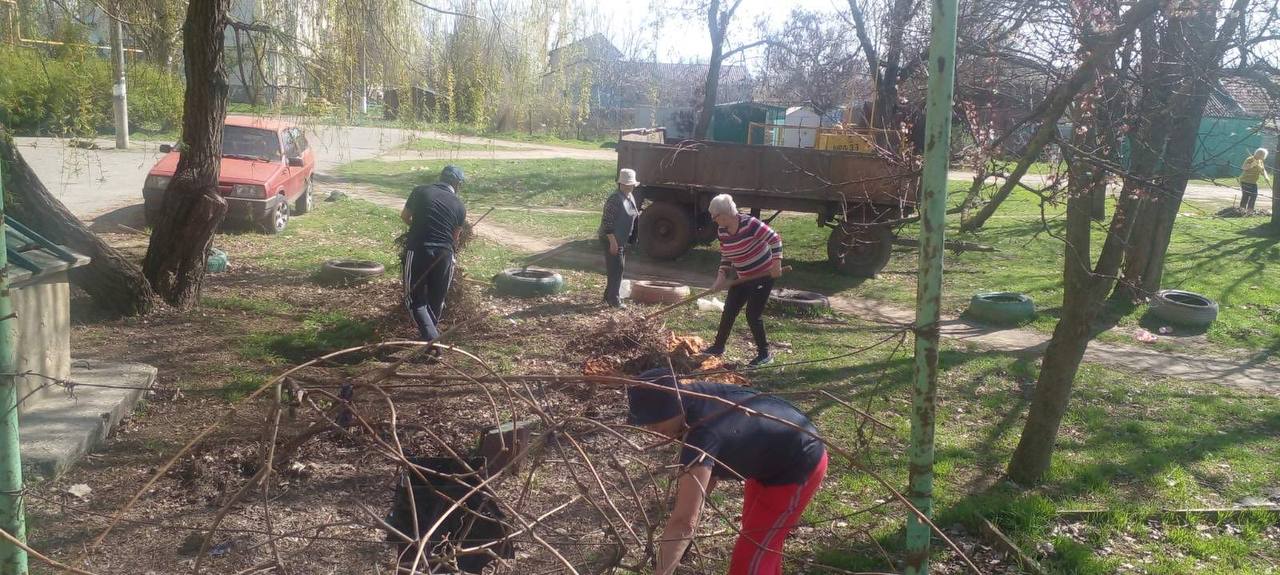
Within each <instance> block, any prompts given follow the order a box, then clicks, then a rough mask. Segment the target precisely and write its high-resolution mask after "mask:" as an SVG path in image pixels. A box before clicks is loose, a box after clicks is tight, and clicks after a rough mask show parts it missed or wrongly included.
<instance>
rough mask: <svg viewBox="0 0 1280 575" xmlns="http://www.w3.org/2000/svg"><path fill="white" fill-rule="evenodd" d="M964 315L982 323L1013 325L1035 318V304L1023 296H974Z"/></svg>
mask: <svg viewBox="0 0 1280 575" xmlns="http://www.w3.org/2000/svg"><path fill="white" fill-rule="evenodd" d="M965 315H967V316H969V317H970V318H972V319H975V320H977V321H979V322H982V323H989V324H996V325H1013V324H1019V323H1023V322H1026V321H1030V320H1031V318H1033V317H1035V316H1036V304H1035V302H1033V301H1031V298H1029V297H1027V296H1026V295H1025V294H1020V293H1015V292H989V293H980V294H975V295H974V296H973V299H970V300H969V310H968V311H966V312H965Z"/></svg>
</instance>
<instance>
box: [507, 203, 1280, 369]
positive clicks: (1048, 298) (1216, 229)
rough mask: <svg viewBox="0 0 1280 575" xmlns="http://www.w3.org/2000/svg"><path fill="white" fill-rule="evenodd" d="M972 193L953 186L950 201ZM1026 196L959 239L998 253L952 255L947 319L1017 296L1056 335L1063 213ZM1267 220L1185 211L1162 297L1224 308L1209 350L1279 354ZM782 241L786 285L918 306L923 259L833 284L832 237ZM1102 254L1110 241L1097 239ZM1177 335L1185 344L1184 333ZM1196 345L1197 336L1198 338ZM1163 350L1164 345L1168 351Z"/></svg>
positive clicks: (1121, 333)
mask: <svg viewBox="0 0 1280 575" xmlns="http://www.w3.org/2000/svg"><path fill="white" fill-rule="evenodd" d="M964 188H965V184H963V183H961V182H953V183H952V191H953V192H962V191H963V189H964ZM1034 200H1035V199H1034V198H1033V197H1031V196H1029V195H1027V194H1015V195H1014V196H1012V197H1011V198H1010V199H1009V200H1008V201H1007V202H1005V204H1004V205H1003V206H1001V209H1000V211H999V212H997V213H996V215H995V216H994V217H993V218H992V219H991V220H990V221H989V222H988V224H987V226H986V227H985V228H984V229H983V230H980V231H979V232H977V233H975V234H972V235H966V236H964V237H961V239H964V240H965V241H970V242H975V243H979V244H983V245H989V246H993V247H995V248H997V249H998V250H999V251H998V252H994V253H987V252H966V253H961V254H955V253H951V252H948V253H947V254H946V257H945V270H946V271H945V274H944V276H943V278H944V279H943V281H944V285H943V305H944V311H945V312H947V313H951V314H960V313H962V312H963V311H964V310H965V308H966V307H967V306H968V302H969V298H970V297H971V296H972V295H973V294H975V293H978V292H986V291H1016V292H1022V293H1026V294H1027V295H1029V296H1031V297H1032V298H1033V299H1034V300H1035V301H1036V306H1037V308H1038V310H1039V314H1038V315H1037V317H1036V319H1035V320H1034V321H1033V322H1032V323H1031V325H1030V327H1033V328H1035V329H1038V330H1040V331H1044V332H1046V333H1047V332H1051V331H1052V330H1053V327H1054V325H1055V324H1056V322H1057V318H1058V313H1059V308H1060V306H1061V304H1062V262H1063V255H1062V253H1063V244H1062V242H1061V241H1060V240H1058V239H1056V238H1055V236H1058V237H1060V236H1061V233H1062V227H1063V224H1064V213H1063V209H1062V208H1061V207H1059V206H1045V209H1044V217H1045V220H1044V222H1043V223H1042V222H1041V219H1040V218H1041V211H1040V206H1039V205H1038V203H1036V201H1034ZM489 217H490V218H493V219H494V222H495V223H499V224H504V225H509V226H513V227H514V228H515V229H518V230H520V231H522V232H523V233H526V234H530V235H539V236H542V237H547V238H554V239H569V238H587V237H591V236H592V235H593V234H594V233H595V226H597V225H598V223H599V218H598V217H596V216H594V215H590V214H557V213H540V212H519V211H507V212H495V213H494V214H492V215H490V216H489ZM1264 223H1265V219H1264V218H1245V219H1225V218H1218V217H1214V216H1213V215H1212V212H1211V211H1210V210H1208V209H1202V208H1199V207H1198V206H1196V205H1194V204H1188V205H1187V206H1185V207H1184V209H1183V215H1182V216H1180V217H1179V219H1178V223H1177V226H1176V227H1175V233H1174V236H1173V240H1172V244H1171V246H1170V248H1169V254H1168V260H1167V261H1168V263H1167V266H1166V271H1165V287H1167V288H1177V289H1184V290H1189V291H1194V292H1197V293H1202V294H1204V295H1207V296H1209V297H1210V298H1213V299H1215V300H1217V301H1218V303H1219V305H1220V312H1219V316H1218V321H1217V322H1215V323H1214V324H1213V325H1212V326H1211V327H1210V328H1209V329H1208V331H1207V332H1206V333H1204V336H1205V339H1206V340H1207V342H1208V343H1209V344H1210V345H1215V346H1218V347H1221V348H1232V349H1243V350H1251V351H1263V350H1268V351H1274V350H1276V349H1280V265H1276V264H1280V236H1277V235H1270V236H1269V235H1267V234H1266V233H1263V232H1261V231H1260V230H1261V228H1260V226H1261V225H1262V224H1264ZM958 226H959V220H958V219H955V218H953V219H951V221H950V229H949V234H950V237H960V236H959V235H958ZM774 227H775V228H776V229H777V230H778V231H779V233H781V234H782V236H783V238H784V244H785V246H786V248H785V249H786V255H787V259H788V260H789V262H790V264H791V265H792V266H793V267H794V268H795V271H794V273H792V274H791V275H790V276H789V279H788V280H785V281H786V284H787V285H788V286H789V287H795V288H803V289H815V290H817V291H823V292H825V293H847V294H850V295H855V296H861V297H868V298H872V299H878V300H882V301H887V302H892V303H896V304H899V305H902V306H911V305H914V303H915V289H916V250H915V248H908V247H896V248H894V253H893V258H892V259H891V260H890V262H889V265H888V267H886V268H885V270H884V271H883V272H881V274H880V275H879V276H878V277H877V278H875V279H873V280H861V279H856V278H848V277H843V276H840V275H837V274H835V273H834V272H833V271H832V270H831V268H830V266H829V265H828V264H827V259H826V258H827V256H826V242H827V236H828V230H826V229H825V228H819V227H817V226H816V225H815V224H814V221H813V220H812V219H811V218H809V217H807V216H799V215H797V216H783V217H780V218H778V219H777V220H774ZM902 235H904V236H905V237H917V236H918V227H917V226H915V225H911V226H907V227H905V228H904V229H903V230H902ZM1094 237H1095V242H1094V250H1095V254H1096V251H1097V249H1099V247H1100V245H1101V242H1102V241H1103V239H1104V235H1103V232H1102V231H1101V230H1098V231H1095V234H1094ZM716 252H717V249H716V248H715V247H714V246H701V247H696V248H694V249H693V250H691V251H690V252H689V253H688V254H686V255H685V256H682V257H681V258H680V259H679V260H677V262H676V263H675V264H673V265H678V266H690V267H695V268H701V269H708V270H709V269H712V268H713V267H714V265H715V261H716V260H717V259H718V257H719V256H718V254H717V253H716ZM1146 311H1147V309H1146V306H1145V305H1139V306H1136V307H1133V308H1131V309H1130V308H1127V306H1119V305H1113V306H1112V307H1111V309H1110V310H1109V313H1110V314H1111V315H1112V316H1114V318H1115V319H1114V321H1115V322H1116V325H1117V326H1119V328H1120V329H1116V330H1113V331H1112V332H1108V333H1106V334H1103V336H1102V337H1103V338H1104V339H1112V340H1118V341H1132V338H1131V336H1130V334H1131V333H1132V331H1133V329H1135V328H1137V327H1138V326H1143V327H1145V328H1147V329H1149V330H1151V331H1156V329H1158V328H1159V327H1162V326H1161V325H1157V322H1154V320H1148V319H1146V318H1145V315H1146ZM1175 332H1176V333H1180V334H1187V331H1186V330H1185V329H1182V328H1176V327H1175ZM1192 335H1194V332H1192ZM1164 343H1165V342H1159V343H1158V344H1157V345H1163V344H1164Z"/></svg>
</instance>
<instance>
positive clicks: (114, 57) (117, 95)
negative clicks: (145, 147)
mask: <svg viewBox="0 0 1280 575" xmlns="http://www.w3.org/2000/svg"><path fill="white" fill-rule="evenodd" d="M111 9H112V10H114V11H115V12H116V13H113V14H110V15H109V16H111V67H112V69H113V71H114V72H115V77H116V82H115V85H114V86H112V87H111V97H112V100H113V101H114V107H115V118H116V148H119V149H121V150H127V149H128V148H129V98H128V94H127V90H125V81H124V24H121V23H120V20H118V19H116V18H115V16H116V15H117V14H118V12H119V10H120V3H119V2H113V3H112V8H111Z"/></svg>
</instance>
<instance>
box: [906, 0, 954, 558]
mask: <svg viewBox="0 0 1280 575" xmlns="http://www.w3.org/2000/svg"><path fill="white" fill-rule="evenodd" d="M931 4H932V5H933V15H932V16H933V19H932V24H931V28H932V38H931V40H930V44H929V59H928V66H929V98H928V100H927V102H926V104H925V119H924V130H925V144H924V154H925V157H924V173H923V176H922V177H921V182H920V189H921V192H922V196H923V197H922V198H921V199H920V272H919V275H918V276H917V278H916V324H915V332H916V334H915V335H916V357H915V386H914V388H913V389H912V393H911V449H910V450H909V452H908V453H909V455H910V461H911V469H910V479H909V482H910V485H909V486H908V490H907V493H908V496H909V497H910V499H911V504H912V505H914V506H915V507H916V509H918V510H920V512H921V513H923V514H924V516H925V517H929V518H931V519H932V517H933V455H934V453H933V433H934V423H935V416H936V414H937V396H938V331H939V330H938V322H939V320H940V319H941V317H940V316H941V311H940V310H941V307H942V250H943V244H944V242H945V240H946V229H947V162H948V160H949V156H950V153H951V110H952V106H953V105H954V96H955V73H956V11H957V4H958V0H932V2H931ZM932 535H933V532H932V529H931V528H930V526H929V525H928V524H926V523H925V522H924V521H922V520H921V519H920V518H919V517H917V516H916V515H915V514H914V513H913V514H911V515H908V516H907V561H906V563H907V565H906V575H927V574H928V573H929V540H930V539H931V538H932Z"/></svg>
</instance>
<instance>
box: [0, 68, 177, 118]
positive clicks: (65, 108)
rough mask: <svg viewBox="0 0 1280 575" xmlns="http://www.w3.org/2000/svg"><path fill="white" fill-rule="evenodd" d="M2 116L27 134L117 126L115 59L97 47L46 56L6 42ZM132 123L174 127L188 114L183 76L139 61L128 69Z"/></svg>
mask: <svg viewBox="0 0 1280 575" xmlns="http://www.w3.org/2000/svg"><path fill="white" fill-rule="evenodd" d="M0 69H2V70H4V71H5V73H4V74H3V75H0V122H3V123H4V124H5V125H6V126H8V127H9V129H10V130H13V131H14V132H17V133H22V134H54V135H59V136H92V135H95V134H98V133H102V132H109V131H111V129H112V109H111V107H112V100H111V98H112V97H111V86H112V73H111V63H110V62H109V61H107V60H106V59H103V58H99V57H97V56H95V55H93V54H92V53H88V52H77V51H64V52H61V53H60V54H59V56H58V57H56V58H52V57H45V56H43V55H42V54H41V53H40V52H38V51H36V50H32V49H25V48H12V47H5V48H0ZM127 75H128V90H129V127H130V129H131V130H133V129H138V128H144V127H145V128H150V129H157V130H169V129H172V128H174V127H176V126H177V125H179V124H180V123H181V120H182V94H183V83H182V79H181V78H179V77H177V76H174V75H172V74H169V73H166V72H164V71H162V70H160V69H159V68H156V67H154V66H150V65H148V64H143V63H140V62H138V63H133V64H131V65H130V66H129V69H128V70H127Z"/></svg>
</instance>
